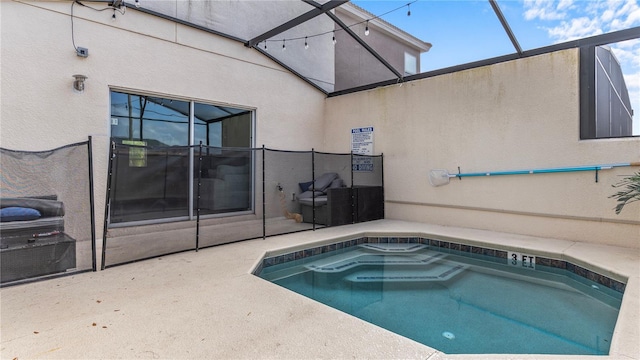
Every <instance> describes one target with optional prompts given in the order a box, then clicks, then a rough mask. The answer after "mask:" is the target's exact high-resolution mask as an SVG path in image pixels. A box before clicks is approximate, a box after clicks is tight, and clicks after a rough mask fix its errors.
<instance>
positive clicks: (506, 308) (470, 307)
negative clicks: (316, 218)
mask: <svg viewBox="0 0 640 360" xmlns="http://www.w3.org/2000/svg"><path fill="white" fill-rule="evenodd" d="M254 273H255V274H256V275H259V276H261V277H262V278H264V279H266V280H269V281H271V282H273V283H275V284H278V285H280V286H283V287H285V288H287V289H290V290H292V291H295V292H297V293H300V294H302V295H304V296H307V297H309V298H312V299H314V300H316V301H319V302H321V303H324V304H326V305H329V306H331V307H334V308H336V309H338V310H341V311H344V312H346V313H349V314H351V315H353V316H356V317H358V318H361V319H363V320H365V321H368V322H370V323H373V324H376V325H378V326H381V327H384V328H386V329H388V330H391V331H393V332H395V333H397V334H400V335H402V336H405V337H408V338H411V339H413V340H415V341H418V342H420V343H423V344H425V345H428V346H430V347H433V348H435V349H438V350H440V351H442V352H445V353H449V354H472V353H476V354H482V353H485V354H486V353H508V354H523V353H527V354H576V355H583V354H585V355H586V354H599V355H603V354H608V352H609V346H610V343H611V337H612V334H613V330H614V327H615V323H616V319H617V316H618V311H619V308H620V304H621V300H622V294H623V292H624V287H625V284H624V283H622V282H619V281H616V280H614V279H610V278H608V277H606V276H603V275H600V274H598V273H596V272H593V271H591V270H589V269H586V268H583V267H580V266H576V265H574V264H571V263H569V262H566V261H563V260H557V259H550V258H545V257H540V256H535V255H530V254H522V253H513V252H509V251H504V250H499V249H489V248H484V247H478V246H470V245H465V244H460V243H455V242H447V241H439V240H433V239H425V238H419V237H407V238H400V237H360V238H357V239H350V240H346V241H341V242H338V243H333V244H329V245H322V246H319V247H315V248H309V249H304V250H298V251H294V252H290V253H286V254H283V255H278V256H273V257H267V258H264V259H263V261H262V262H261V264H260V265H259V266H258V268H257V269H256V270H255V271H254Z"/></svg>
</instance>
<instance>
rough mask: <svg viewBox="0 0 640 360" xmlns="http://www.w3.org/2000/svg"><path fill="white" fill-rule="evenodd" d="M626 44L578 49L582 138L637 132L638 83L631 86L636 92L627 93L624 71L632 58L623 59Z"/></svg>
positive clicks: (631, 62)
mask: <svg viewBox="0 0 640 360" xmlns="http://www.w3.org/2000/svg"><path fill="white" fill-rule="evenodd" d="M629 46H631V45H630V44H627V42H620V43H616V44H611V45H605V46H585V47H582V48H581V49H580V74H581V75H580V76H581V96H580V101H581V105H580V106H581V108H580V112H581V115H580V117H581V120H580V121H581V123H580V137H581V138H582V139H598V138H613V137H628V136H634V135H640V126H639V125H640V124H638V123H637V120H636V123H634V107H635V108H637V107H638V106H640V103H638V100H639V99H637V97H638V96H637V92H638V89H637V85H636V86H635V87H633V86H632V88H635V92H636V96H635V97H634V96H630V89H629V88H628V85H632V84H627V81H626V80H625V74H624V72H623V71H624V70H627V71H628V70H631V69H629V66H633V61H625V58H626V57H628V53H629V51H628V49H626V48H628V47H629ZM616 54H621V55H622V57H621V58H619V57H618V56H617V55H616ZM636 66H637V65H636ZM631 78H633V77H630V79H631ZM634 101H635V104H634Z"/></svg>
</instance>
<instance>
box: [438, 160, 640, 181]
mask: <svg viewBox="0 0 640 360" xmlns="http://www.w3.org/2000/svg"><path fill="white" fill-rule="evenodd" d="M626 166H640V162H629V163H615V164H604V165H587V166H570V167H558V168H547V169H524V170H509V171H487V172H473V173H460V172H459V173H457V174H449V172H448V171H447V170H441V169H435V170H431V172H430V173H429V182H430V183H431V185H433V186H440V185H445V184H448V183H449V179H450V178H456V177H457V178H459V179H462V178H463V177H478V176H500V175H527V174H549V173H562V172H576V171H599V170H609V169H613V168H614V167H626Z"/></svg>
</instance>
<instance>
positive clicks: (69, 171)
mask: <svg viewBox="0 0 640 360" xmlns="http://www.w3.org/2000/svg"><path fill="white" fill-rule="evenodd" d="M90 153H91V141H87V142H82V143H76V144H71V145H67V146H64V147H60V148H57V149H54V150H48V151H37V152H31V151H15V150H8V149H2V148H0V155H1V161H0V169H1V170H0V173H1V176H0V197H1V198H0V207H1V208H2V209H1V210H0V211H1V216H0V255H1V259H0V266H1V271H0V274H1V278H2V285H7V284H13V283H20V282H24V281H27V280H33V279H40V278H47V277H52V276H57V275H62V274H67V273H74V272H79V271H86V270H92V269H93V270H95V268H96V257H95V256H96V253H95V232H94V230H93V223H94V219H93V198H92V189H91V184H92V179H91V178H90V176H91V157H90Z"/></svg>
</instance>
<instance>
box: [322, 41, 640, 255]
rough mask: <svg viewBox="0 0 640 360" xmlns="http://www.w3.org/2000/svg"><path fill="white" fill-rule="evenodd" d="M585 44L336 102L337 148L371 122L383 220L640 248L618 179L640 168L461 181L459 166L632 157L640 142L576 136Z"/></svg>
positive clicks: (332, 112) (332, 143) (332, 144)
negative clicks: (436, 177) (380, 165)
mask: <svg viewBox="0 0 640 360" xmlns="http://www.w3.org/2000/svg"><path fill="white" fill-rule="evenodd" d="M578 64H579V62H578V50H566V51H561V52H555V53H550V54H546V55H541V56H536V57H531V58H525V59H521V60H517V61H511V62H506V63H500V64H495V65H492V66H486V67H481V68H476V69H471V70H467V71H461V72H458V73H453V74H447V75H441V76H437V77H432V78H428V79H424V80H421V81H414V82H410V83H406V84H403V85H394V86H389V87H385V88H379V89H374V90H370V91H366V92H359V93H354V94H350V95H345V96H339V97H334V98H329V99H327V119H326V127H327V128H330V129H331V131H332V136H328V137H327V150H328V151H348V150H349V148H350V140H351V139H350V129H351V128H356V127H362V126H373V127H374V148H375V152H376V153H384V154H385V158H384V160H385V161H384V170H385V200H386V213H385V215H386V217H387V218H390V219H403V220H412V221H420V222H427V223H435V224H442V225H451V226H462V227H471V228H479V229H490V230H497V231H505V232H513V233H521V234H529V235H536V236H546V237H552V238H561V239H570V240H578V241H586V242H597V243H603V244H615V245H621V246H628V247H636V248H637V247H640V203H634V204H630V205H628V206H627V207H626V208H625V209H624V210H623V212H622V213H621V214H620V215H616V214H615V212H614V210H613V208H614V206H615V204H616V202H615V200H614V199H610V198H608V197H609V196H610V195H612V194H613V193H614V192H615V189H613V188H612V186H611V185H612V184H614V183H616V182H618V181H619V180H620V179H621V176H622V175H625V174H627V175H628V174H632V173H633V172H635V171H638V169H637V168H630V167H625V168H616V169H613V170H603V171H600V173H599V181H598V182H597V183H596V182H595V174H594V172H572V173H560V174H535V175H517V176H497V177H480V178H465V179H463V180H462V181H460V180H458V179H452V180H451V183H449V184H448V185H444V186H440V187H434V186H431V185H430V183H429V172H430V171H431V170H433V169H446V170H448V171H449V172H450V173H456V172H457V171H458V169H457V168H458V166H459V167H460V168H461V171H462V172H485V171H501V170H520V169H539V168H551V167H565V166H578V165H595V164H607V163H624V162H631V161H639V160H640V139H638V138H636V139H631V138H628V139H608V140H590V141H581V140H579V81H578Z"/></svg>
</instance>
